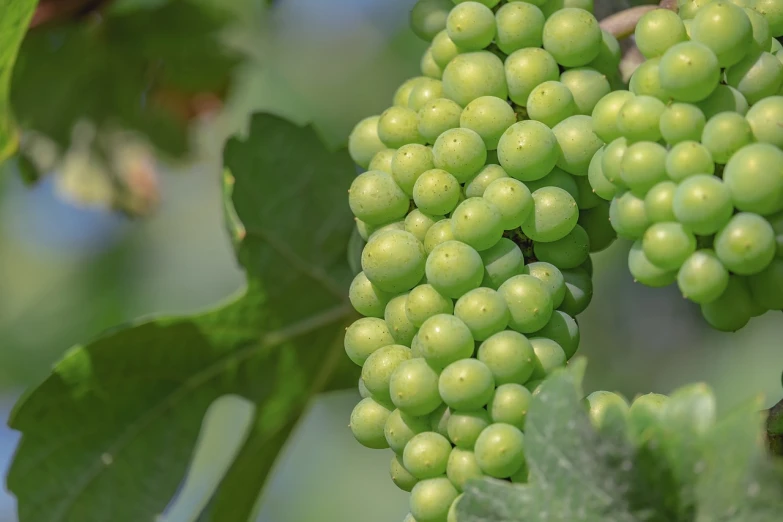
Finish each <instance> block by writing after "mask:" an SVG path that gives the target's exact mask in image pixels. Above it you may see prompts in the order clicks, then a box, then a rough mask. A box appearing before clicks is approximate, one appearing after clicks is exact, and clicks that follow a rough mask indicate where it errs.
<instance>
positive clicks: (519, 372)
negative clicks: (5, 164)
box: [477, 330, 535, 385]
mask: <svg viewBox="0 0 783 522" xmlns="http://www.w3.org/2000/svg"><path fill="white" fill-rule="evenodd" d="M477 356H478V360H480V361H481V362H483V363H484V364H485V365H486V366H487V368H489V369H490V371H491V372H492V375H493V377H494V380H495V383H496V384H498V385H502V384H508V383H517V384H523V383H525V382H527V380H528V379H529V378H530V376H531V375H532V373H533V369H534V363H535V353H534V352H533V346H532V344H530V341H528V339H527V338H526V337H525V336H524V335H522V334H520V333H518V332H514V331H511V330H505V331H502V332H498V333H496V334H495V335H493V336H492V337H490V338H489V339H487V340H486V341H484V342H483V343H481V346H480V347H479V350H478V355H477Z"/></svg>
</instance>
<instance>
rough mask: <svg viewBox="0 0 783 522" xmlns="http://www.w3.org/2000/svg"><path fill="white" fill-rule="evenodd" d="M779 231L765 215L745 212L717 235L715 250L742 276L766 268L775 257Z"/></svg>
mask: <svg viewBox="0 0 783 522" xmlns="http://www.w3.org/2000/svg"><path fill="white" fill-rule="evenodd" d="M775 246H776V245H775V231H774V230H772V226H771V225H770V224H769V222H768V221H767V220H766V219H764V218H763V217H761V216H759V215H757V214H751V213H748V212H741V213H739V214H736V215H734V216H733V217H732V218H731V220H730V221H729V222H728V223H727V224H726V226H725V227H723V228H722V229H720V230H719V231H718V233H717V234H715V253H716V254H717V255H718V259H720V260H721V262H722V263H723V265H724V266H725V267H726V268H728V269H729V271H731V272H733V273H735V274H739V275H751V274H756V273H758V272H761V271H762V270H764V269H765V268H766V267H767V266H768V265H769V264H770V263H771V262H772V259H773V258H774V257H775Z"/></svg>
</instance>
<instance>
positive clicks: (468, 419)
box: [446, 408, 490, 450]
mask: <svg viewBox="0 0 783 522" xmlns="http://www.w3.org/2000/svg"><path fill="white" fill-rule="evenodd" d="M489 424H490V418H489V413H488V412H487V410H485V409H483V408H480V409H477V410H469V411H463V410H457V411H454V412H452V414H451V416H450V417H449V421H448V425H447V428H446V429H447V431H448V434H449V439H451V442H453V443H454V444H455V445H456V446H457V447H458V448H461V449H463V450H471V449H473V446H474V445H475V444H476V439H478V436H479V434H481V432H482V431H483V430H484V428H486V427H487V426H489Z"/></svg>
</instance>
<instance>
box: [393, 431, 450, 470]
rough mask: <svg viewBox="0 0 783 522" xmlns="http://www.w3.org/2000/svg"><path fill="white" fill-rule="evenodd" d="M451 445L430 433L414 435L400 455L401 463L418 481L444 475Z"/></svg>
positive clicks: (444, 439)
mask: <svg viewBox="0 0 783 522" xmlns="http://www.w3.org/2000/svg"><path fill="white" fill-rule="evenodd" d="M450 453H451V443H450V442H449V441H448V439H447V438H446V437H444V436H443V435H440V434H438V433H434V432H431V431H425V432H423V433H418V434H416V435H414V436H413V437H412V438H411V440H410V441H409V442H408V444H406V445H405V449H404V451H403V453H402V462H403V465H404V466H405V469H407V470H408V471H409V472H410V474H411V475H413V476H414V477H416V478H417V479H419V480H424V479H428V478H435V477H437V476H440V475H443V474H444V473H446V464H447V463H448V460H449V454H450Z"/></svg>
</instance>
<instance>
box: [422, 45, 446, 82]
mask: <svg viewBox="0 0 783 522" xmlns="http://www.w3.org/2000/svg"><path fill="white" fill-rule="evenodd" d="M419 70H420V71H421V74H423V75H424V76H426V77H427V78H434V79H436V80H440V79H441V78H442V77H443V69H441V68H440V66H438V64H437V63H436V62H435V58H433V57H432V48H431V47H427V50H426V51H424V54H423V55H421V61H420V62H419Z"/></svg>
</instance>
